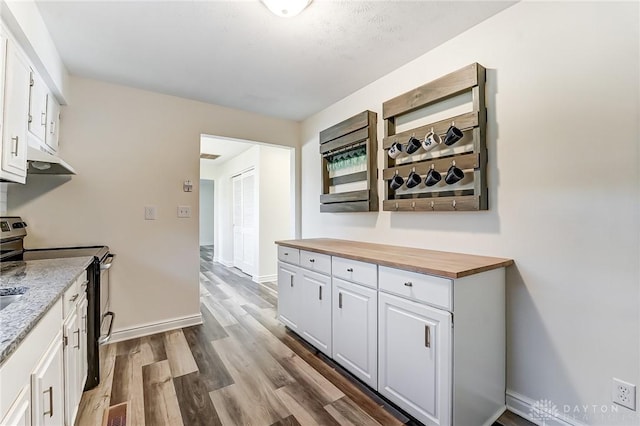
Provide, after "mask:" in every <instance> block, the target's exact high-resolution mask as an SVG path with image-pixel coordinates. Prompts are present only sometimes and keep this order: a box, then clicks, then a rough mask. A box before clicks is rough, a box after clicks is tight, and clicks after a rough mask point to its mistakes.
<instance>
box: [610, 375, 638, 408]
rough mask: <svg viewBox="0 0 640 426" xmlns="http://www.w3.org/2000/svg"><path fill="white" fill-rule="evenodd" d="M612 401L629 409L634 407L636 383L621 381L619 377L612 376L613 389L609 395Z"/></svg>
mask: <svg viewBox="0 0 640 426" xmlns="http://www.w3.org/2000/svg"><path fill="white" fill-rule="evenodd" d="M611 397H612V399H613V402H614V403H616V404H618V405H622V406H623V407H627V408H629V409H631V410H634V411H635V409H636V385H632V384H631V383H627V382H623V381H622V380H620V379H616V378H615V377H614V378H613V391H612V395H611Z"/></svg>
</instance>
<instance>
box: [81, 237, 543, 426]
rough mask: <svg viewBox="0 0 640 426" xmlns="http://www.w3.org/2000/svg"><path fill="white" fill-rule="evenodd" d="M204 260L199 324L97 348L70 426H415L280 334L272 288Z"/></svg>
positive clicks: (522, 425)
mask: <svg viewBox="0 0 640 426" xmlns="http://www.w3.org/2000/svg"><path fill="white" fill-rule="evenodd" d="M212 254H213V253H212V250H211V248H203V249H201V268H200V301H201V304H200V308H201V311H202V316H203V321H204V324H203V325H200V326H194V327H187V328H183V329H180V330H174V331H169V332H166V333H160V334H156V335H152V336H147V337H142V338H139V339H133V340H129V341H125V342H119V343H113V344H110V345H106V346H103V347H102V348H101V377H102V380H101V383H100V385H99V386H98V387H97V388H95V389H92V390H90V391H88V392H85V393H84V395H83V397H82V401H81V403H80V408H79V410H78V417H77V420H76V426H100V425H105V426H107V425H108V426H116V425H119V424H121V425H122V426H125V424H126V425H129V426H163V425H167V426H181V425H184V426H198V425H203V426H204V425H207V426H208V425H212V426H214V425H233V426H236V425H237V426H240V425H242V426H244V425H260V426H271V425H274V426H275V425H279V426H284V425H302V426H307V425H354V426H365V425H382V426H393V425H402V424H416V423H415V422H413V421H412V420H410V419H409V418H407V417H406V416H404V415H403V414H401V413H400V412H398V411H397V410H395V409H394V408H393V407H391V406H389V404H388V403H386V402H385V401H383V400H382V399H380V398H379V397H377V396H376V395H375V394H373V393H372V392H370V391H369V390H368V389H366V388H365V387H364V386H362V385H361V384H359V383H357V382H354V381H353V380H352V379H349V378H347V377H346V376H345V375H343V374H342V373H341V371H340V370H341V369H340V367H339V366H337V365H335V364H334V363H333V362H331V361H330V360H328V359H327V358H325V357H323V356H322V355H318V354H317V353H316V351H314V350H313V348H311V347H309V346H308V345H306V344H305V343H303V342H302V341H300V340H299V339H298V338H297V336H295V335H294V334H293V333H291V332H289V331H287V330H286V329H285V328H284V327H283V326H282V325H281V324H280V323H279V322H278V321H277V319H276V307H277V286H276V284H275V283H267V284H256V283H254V282H252V281H251V280H250V279H249V278H248V277H247V276H246V275H244V274H242V273H241V272H240V271H238V270H236V269H234V268H226V267H224V266H222V265H219V264H217V263H213V261H212ZM125 413H126V414H125ZM125 417H126V423H120V422H122V421H123V420H124V418H125ZM503 418H504V419H503ZM503 420H504V424H505V425H509V426H512V425H513V426H526V425H531V424H532V423H529V422H527V421H526V420H524V419H521V418H520V417H517V416H515V415H513V414H511V413H505V416H503V417H501V419H500V421H501V422H502V421H503ZM520 420H522V422H520ZM465 426H466V425H465ZM469 426H471V425H469Z"/></svg>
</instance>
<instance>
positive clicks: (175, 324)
mask: <svg viewBox="0 0 640 426" xmlns="http://www.w3.org/2000/svg"><path fill="white" fill-rule="evenodd" d="M199 324H202V314H196V315H191V316H188V317H182V318H174V319H171V320H168V321H162V322H155V323H149V324H142V325H138V326H135V327H130V328H123V329H120V330H114V331H113V333H112V334H111V339H110V340H109V343H115V342H122V341H123V340H129V339H135V338H138V337H143V336H149V335H151V334H156V333H162V332H164V331H169V330H175V329H177V328H183V327H190V326H192V325H199Z"/></svg>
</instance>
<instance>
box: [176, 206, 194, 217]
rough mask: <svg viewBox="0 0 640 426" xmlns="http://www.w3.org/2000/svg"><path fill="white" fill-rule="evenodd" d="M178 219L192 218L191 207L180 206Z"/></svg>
mask: <svg viewBox="0 0 640 426" xmlns="http://www.w3.org/2000/svg"><path fill="white" fill-rule="evenodd" d="M178 217H191V206H178Z"/></svg>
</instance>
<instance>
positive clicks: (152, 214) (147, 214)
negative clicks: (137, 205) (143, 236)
mask: <svg viewBox="0 0 640 426" xmlns="http://www.w3.org/2000/svg"><path fill="white" fill-rule="evenodd" d="M157 218H158V210H157V209H156V206H144V219H145V220H156V219H157Z"/></svg>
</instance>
